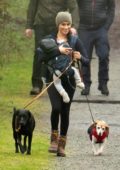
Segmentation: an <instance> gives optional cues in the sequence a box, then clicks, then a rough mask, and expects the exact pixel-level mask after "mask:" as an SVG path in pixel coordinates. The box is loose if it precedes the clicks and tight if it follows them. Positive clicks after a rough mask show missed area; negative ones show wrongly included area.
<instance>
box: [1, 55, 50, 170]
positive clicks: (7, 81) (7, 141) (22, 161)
mask: <svg viewBox="0 0 120 170" xmlns="http://www.w3.org/2000/svg"><path fill="white" fill-rule="evenodd" d="M13 58H14V57H13ZM31 72H32V54H31V55H29V54H27V55H26V57H23V58H22V59H21V58H20V59H15V60H13V61H12V62H10V63H9V64H7V65H5V66H4V67H2V68H0V170H45V169H49V165H50V164H51V163H50V162H51V158H53V156H52V155H50V154H49V153H48V146H49V137H48V134H46V133H43V132H41V131H40V130H43V129H42V128H44V127H41V126H42V125H39V123H38V121H39V119H40V118H41V116H43V115H42V113H44V112H45V113H49V110H48V109H49V100H46V98H47V96H46V94H45V95H44V97H43V98H41V99H40V100H37V101H35V102H34V103H33V104H32V105H31V106H30V107H29V108H28V109H29V110H31V111H32V112H33V114H34V116H35V119H36V128H35V131H34V135H33V142H32V154H31V155H30V156H28V155H26V154H21V153H19V154H16V153H15V147H14V140H13V136H12V127H11V121H12V114H13V113H12V111H13V107H14V106H15V107H16V108H22V107H24V106H25V104H26V103H28V101H30V100H31V99H32V98H31V96H30V95H29V91H30V89H31ZM44 98H45V99H44ZM44 100H46V102H44ZM46 118H47V119H49V114H48V115H46ZM43 124H44V123H43Z"/></svg>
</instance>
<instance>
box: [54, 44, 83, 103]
mask: <svg viewBox="0 0 120 170" xmlns="http://www.w3.org/2000/svg"><path fill="white" fill-rule="evenodd" d="M57 43H58V44H59V45H62V46H63V47H66V48H68V47H70V46H69V44H68V43H67V42H57ZM71 50H72V49H71ZM71 53H72V52H71ZM71 61H72V55H71V56H70V55H64V54H61V55H59V56H57V57H55V59H54V61H53V68H54V73H53V81H54V86H55V88H56V89H57V91H58V92H59V94H60V95H61V96H62V98H63V101H64V102H65V103H68V102H69V101H70V98H69V96H68V94H67V92H66V91H65V89H64V88H63V86H62V82H61V78H59V76H60V75H61V73H62V72H64V71H65V69H66V68H67V67H68V66H69V64H70V63H71ZM71 69H72V71H73V76H74V78H75V83H76V86H77V87H79V88H81V89H84V87H85V86H84V83H83V82H82V81H81V77H80V74H79V72H78V70H77V68H75V67H74V66H70V67H69V68H68V69H67V70H66V71H65V73H66V74H67V75H68V76H69V73H70V70H71Z"/></svg>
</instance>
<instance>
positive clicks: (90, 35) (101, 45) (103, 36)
mask: <svg viewBox="0 0 120 170" xmlns="http://www.w3.org/2000/svg"><path fill="white" fill-rule="evenodd" d="M79 37H80V39H81V40H82V42H83V44H84V46H85V48H86V50H87V54H88V57H89V59H90V64H89V65H88V66H83V67H82V74H83V81H84V83H85V85H86V86H90V85H91V83H92V81H91V68H90V65H91V59H92V54H93V48H94V47H95V51H96V54H97V56H98V59H99V68H98V82H99V85H100V86H101V85H102V84H103V83H105V84H106V83H107V82H108V80H109V74H108V72H109V50H110V47H109V42H108V35H107V30H105V29H104V28H100V29H97V30H79Z"/></svg>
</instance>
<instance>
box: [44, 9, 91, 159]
mask: <svg viewBox="0 0 120 170" xmlns="http://www.w3.org/2000/svg"><path fill="white" fill-rule="evenodd" d="M55 21H56V27H57V32H54V33H53V32H52V33H51V34H50V35H49V36H47V37H49V38H50V40H51V39H53V40H55V41H56V43H57V44H58V45H57V47H54V48H52V50H50V52H49V55H48V57H50V59H51V60H52V57H53V60H54V58H55V57H57V56H60V55H66V57H68V55H69V54H71V48H72V49H74V52H73V59H76V60H79V61H80V62H81V64H82V65H87V64H88V63H89V60H88V57H87V52H86V50H85V48H84V46H83V44H82V42H81V40H80V39H79V38H78V36H74V35H72V34H71V31H70V30H71V26H72V17H71V14H70V13H69V12H68V11H61V12H58V14H57V16H56V19H55ZM74 37H75V41H73V39H74ZM41 41H42V40H41ZM59 42H64V43H68V44H69V46H70V47H68V48H67V47H64V46H62V45H59ZM51 62H52V61H51ZM47 71H48V72H47V77H46V78H47V83H48V84H49V83H51V82H52V81H53V74H54V72H51V71H50V70H49V69H48V70H47ZM60 79H61V82H62V86H63V88H64V89H65V91H66V92H67V94H68V96H69V99H70V101H69V102H68V103H65V102H64V101H63V98H62V96H61V95H60V94H59V92H58V91H57V89H56V87H55V85H54V83H53V84H52V85H51V86H50V87H49V88H48V96H49V98H50V102H51V107H52V111H51V141H50V147H49V152H50V153H55V154H57V156H61V157H65V156H66V154H65V146H66V140H67V132H68V127H69V114H70V107H71V102H72V99H73V95H74V92H75V88H76V83H75V78H74V71H73V72H71V74H70V75H69V76H67V75H66V74H63V75H62V76H61V77H60Z"/></svg>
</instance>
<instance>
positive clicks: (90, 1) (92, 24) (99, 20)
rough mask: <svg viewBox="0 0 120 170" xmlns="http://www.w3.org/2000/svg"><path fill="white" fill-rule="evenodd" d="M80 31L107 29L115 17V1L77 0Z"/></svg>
mask: <svg viewBox="0 0 120 170" xmlns="http://www.w3.org/2000/svg"><path fill="white" fill-rule="evenodd" d="M77 2H78V6H79V15H80V29H97V28H100V27H105V29H107V30H108V29H109V27H110V26H111V24H112V22H113V19H114V15H115V0H77Z"/></svg>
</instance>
